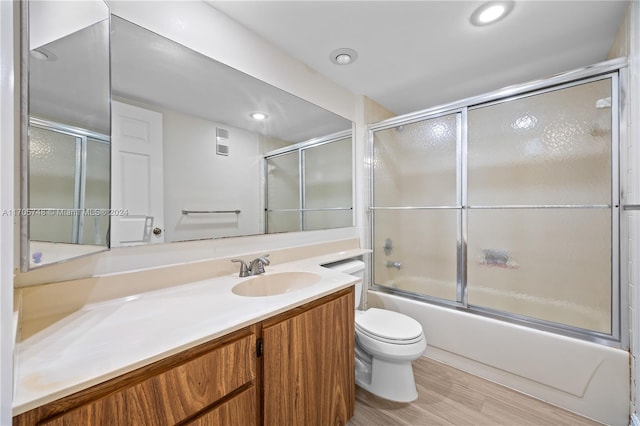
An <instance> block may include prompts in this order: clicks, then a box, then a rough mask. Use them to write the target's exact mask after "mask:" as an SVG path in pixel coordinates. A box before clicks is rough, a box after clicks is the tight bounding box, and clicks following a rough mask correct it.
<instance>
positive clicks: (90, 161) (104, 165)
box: [80, 139, 111, 246]
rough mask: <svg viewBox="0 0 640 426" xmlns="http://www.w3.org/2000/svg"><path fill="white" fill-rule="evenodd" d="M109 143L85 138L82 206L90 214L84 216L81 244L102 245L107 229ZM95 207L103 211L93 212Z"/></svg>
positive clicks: (105, 239)
mask: <svg viewBox="0 0 640 426" xmlns="http://www.w3.org/2000/svg"><path fill="white" fill-rule="evenodd" d="M110 155H111V145H110V144H108V143H103V142H98V141H94V140H91V139H88V140H87V170H86V182H85V197H84V208H85V209H87V211H89V212H93V213H91V214H86V215H85V216H84V226H83V229H82V241H80V243H81V244H92V245H101V246H104V245H106V244H107V242H108V241H107V232H108V230H109V216H107V214H106V213H107V212H108V209H109V199H110V198H109V179H110V173H111V172H110V167H109V164H110ZM95 209H102V210H105V212H101V213H100V214H97V213H95Z"/></svg>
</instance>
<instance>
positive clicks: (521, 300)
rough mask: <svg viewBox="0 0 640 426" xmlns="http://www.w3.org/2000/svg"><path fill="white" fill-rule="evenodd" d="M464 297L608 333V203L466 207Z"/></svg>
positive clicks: (609, 221)
mask: <svg viewBox="0 0 640 426" xmlns="http://www.w3.org/2000/svg"><path fill="white" fill-rule="evenodd" d="M467 235H468V240H467V242H468V244H467V248H468V267H467V279H468V287H467V288H468V301H469V304H470V305H477V306H482V307H488V308H492V309H497V310H500V311H506V312H511V313H515V314H520V315H526V316H529V317H533V318H539V319H543V320H547V321H553V322H557V323H561V324H567V325H570V326H575V327H581V328H585V329H588V330H594V331H599V332H603V333H610V332H611V212H610V211H609V209H535V210H534V209H523V210H520V209H518V210H470V211H469V215H468V234H467Z"/></svg>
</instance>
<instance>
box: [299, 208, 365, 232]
mask: <svg viewBox="0 0 640 426" xmlns="http://www.w3.org/2000/svg"><path fill="white" fill-rule="evenodd" d="M302 214H303V215H304V230H305V231H311V230H315V229H331V228H346V227H349V226H353V211H352V210H326V211H306V212H303V213H302Z"/></svg>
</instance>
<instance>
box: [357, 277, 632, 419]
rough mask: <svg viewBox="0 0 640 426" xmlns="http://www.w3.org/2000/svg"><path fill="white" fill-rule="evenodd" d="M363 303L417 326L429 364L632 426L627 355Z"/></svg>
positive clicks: (372, 297) (385, 301) (417, 306)
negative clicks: (442, 365) (439, 364)
mask: <svg viewBox="0 0 640 426" xmlns="http://www.w3.org/2000/svg"><path fill="white" fill-rule="evenodd" d="M396 284H399V283H396ZM404 284H408V283H407V282H405V283H404ZM404 288H405V289H406V290H408V291H411V290H409V288H408V287H404ZM366 302H367V305H368V307H380V308H384V309H389V310H392V311H397V312H401V313H404V314H406V315H409V316H411V317H413V318H415V319H416V320H418V321H419V322H420V323H421V324H422V327H423V328H424V332H425V335H426V338H427V351H426V352H425V356H427V357H429V358H433V359H436V360H438V361H441V362H444V363H446V364H449V365H451V366H453V367H456V368H459V369H461V370H464V371H467V372H469V373H472V374H475V375H478V376H481V377H484V378H486V379H488V380H491V381H494V382H496V383H500V384H502V385H505V386H507V387H510V388H513V389H515V390H518V391H520V392H523V393H525V394H528V395H531V396H533V397H536V398H538V399H541V400H544V401H547V402H549V403H551V404H554V405H557V406H559V407H562V408H565V409H567V410H570V411H573V412H576V413H578V414H581V415H583V416H586V417H589V418H592V419H594V420H597V421H600V422H603V423H606V424H610V425H628V424H629V414H630V413H629V404H630V402H629V401H630V363H629V359H630V355H629V352H627V351H625V350H620V349H615V348H611V347H608V346H603V345H599V344H596V343H592V342H587V341H583V340H579V339H574V338H570V337H566V336H562V335H557V334H553V333H549V332H545V331H540V330H536V329H533V328H529V327H525V326H522V325H517V324H511V323H508V322H504V321H499V320H496V319H493V318H488V317H484V316H480V315H475V314H472V313H469V312H464V311H459V310H455V309H450V308H446V307H442V306H438V305H433V304H429V303H425V302H421V301H416V300H412V299H408V298H406V297H401V296H398V295H394V294H388V293H383V292H379V291H375V290H371V289H370V290H369V291H368V292H367V295H366ZM571 314H572V313H571V312H570V313H569V315H571Z"/></svg>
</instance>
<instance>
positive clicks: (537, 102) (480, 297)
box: [467, 78, 617, 334]
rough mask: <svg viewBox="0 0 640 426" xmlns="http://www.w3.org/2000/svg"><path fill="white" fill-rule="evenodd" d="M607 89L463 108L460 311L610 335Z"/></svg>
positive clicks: (603, 84)
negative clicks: (463, 280)
mask: <svg viewBox="0 0 640 426" xmlns="http://www.w3.org/2000/svg"><path fill="white" fill-rule="evenodd" d="M611 86H612V81H611V79H610V78H606V79H600V80H596V81H592V82H588V83H584V84H580V85H577V86H572V87H568V88H562V89H559V90H552V91H547V92H544V93H540V94H536V95H532V96H527V97H522V98H519V99H513V100H506V101H504V102H502V103H498V104H494V105H489V106H484V107H480V108H475V109H471V110H470V111H469V113H468V129H469V130H468V148H467V149H468V202H469V209H468V239H467V242H468V245H467V247H468V266H467V291H468V303H469V305H474V306H479V307H483V308H489V309H492V310H497V311H503V312H509V313H512V314H516V315H524V316H527V317H531V318H537V319H541V320H546V321H551V322H555V323H560V324H566V325H570V326H574V327H579V328H584V329H588V330H593V331H597V332H602V333H605V334H610V333H611V332H612V329H611V327H612V325H611V317H612V312H611V306H612V299H611V298H612V291H611V289H612V286H611V283H612V272H613V271H612V266H611V265H612V232H611V230H612V226H613V224H612V217H613V216H612V214H613V211H612V205H613V204H617V202H616V203H614V202H612V185H613V182H612V178H611V176H612V160H613V159H612V114H611V107H610V105H611V96H612V88H611Z"/></svg>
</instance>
